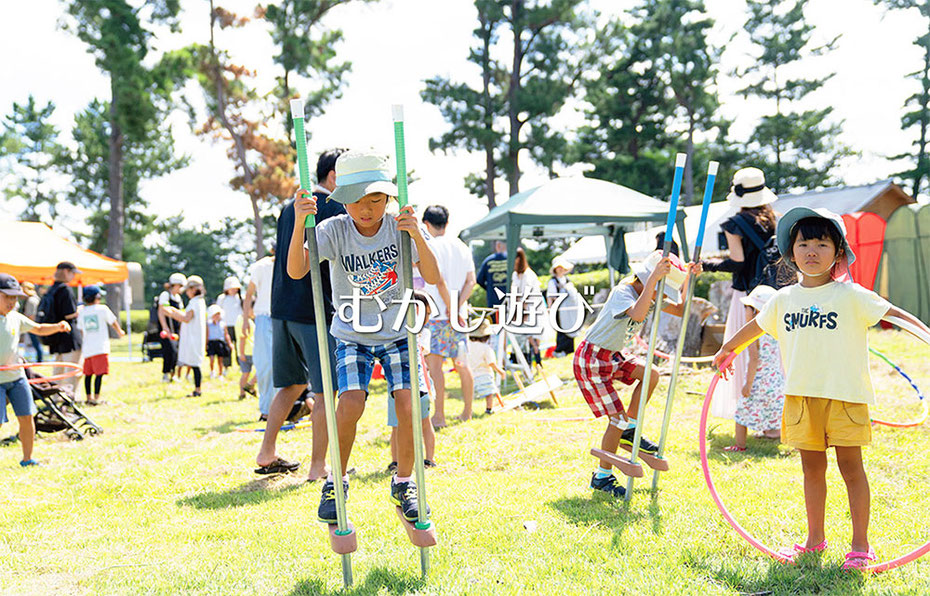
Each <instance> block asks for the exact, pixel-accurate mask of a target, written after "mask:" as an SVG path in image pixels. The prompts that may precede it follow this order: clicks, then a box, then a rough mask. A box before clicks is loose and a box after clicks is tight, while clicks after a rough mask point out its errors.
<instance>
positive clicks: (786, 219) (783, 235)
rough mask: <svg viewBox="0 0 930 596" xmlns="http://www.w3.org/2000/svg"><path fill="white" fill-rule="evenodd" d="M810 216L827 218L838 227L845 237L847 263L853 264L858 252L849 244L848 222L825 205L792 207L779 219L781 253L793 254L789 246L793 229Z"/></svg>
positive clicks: (778, 232)
mask: <svg viewBox="0 0 930 596" xmlns="http://www.w3.org/2000/svg"><path fill="white" fill-rule="evenodd" d="M808 217H818V218H821V219H825V220H827V221H829V222H830V223H832V224H833V225H834V226H835V227H836V229H837V230H838V231H839V233H840V236H841V237H842V238H843V252H844V254H845V255H846V263H847V264H848V265H852V264H853V262H855V260H856V253H854V252H853V250H852V248H850V246H849V242H847V240H846V224H844V223H843V218H842V217H840V216H839V215H837V214H836V213H834V212H832V211H830V210H829V209H824V208H823V207H817V208H816V209H812V208H810V207H792V208H791V209H789V210H788V212H787V213H785V214H784V215H782V216H781V219H779V220H778V226H777V227H776V228H775V238H776V241H777V242H778V252H780V253H781V256H783V257H785V258H788V257H790V256H791V247H790V246H789V243H790V242H791V230H792V229H793V228H794V225H795V224H796V223H798V222H799V221H801V220H802V219H805V218H808Z"/></svg>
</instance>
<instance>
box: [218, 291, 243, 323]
mask: <svg viewBox="0 0 930 596" xmlns="http://www.w3.org/2000/svg"><path fill="white" fill-rule="evenodd" d="M216 303H217V304H218V305H219V306H220V308H222V309H223V321H225V323H224V324H225V325H227V326H229V325H232V324H234V323H235V321H236V319H238V318H239V316H240V315H242V300H241V299H240V298H239V296H238V295H237V294H226V293H223V294H220V295H219V296H217V297H216Z"/></svg>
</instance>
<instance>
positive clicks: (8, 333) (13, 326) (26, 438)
mask: <svg viewBox="0 0 930 596" xmlns="http://www.w3.org/2000/svg"><path fill="white" fill-rule="evenodd" d="M25 296H26V294H25V292H23V290H22V288H21V287H20V285H19V282H17V281H16V279H14V278H13V276H11V275H7V274H5V273H0V366H6V365H9V364H16V363H17V362H18V361H19V353H18V351H17V349H16V347H17V343H18V341H19V335H20V333H21V332H23V331H26V332H29V333H32V334H35V335H44V336H49V335H52V334H53V333H67V332H69V331H70V330H71V326H70V325H69V324H68V322H67V321H61V322H59V323H46V324H39V323H36V322H34V321H31V320H30V319H28V318H26V316H25V315H22V314H20V313H18V312H16V302H17V299H18V298H20V297H25ZM7 402H9V403H11V404H13V413H14V414H15V415H16V420H17V421H18V422H19V442H20V445H22V448H23V459H21V460H20V462H19V465H21V466H22V467H24V468H25V467H26V466H36V465H38V464H39V462H37V461H36V460H34V459H32V446H33V443H34V442H35V436H36V426H35V421H34V420H33V418H32V417H33V416H34V415H35V413H36V405H35V402H34V401H33V399H32V391H31V390H30V389H29V385H28V384H27V383H26V372H25V371H24V370H23V369H18V370H3V371H0V424H3V423H4V422H6V421H7V416H6V404H7Z"/></svg>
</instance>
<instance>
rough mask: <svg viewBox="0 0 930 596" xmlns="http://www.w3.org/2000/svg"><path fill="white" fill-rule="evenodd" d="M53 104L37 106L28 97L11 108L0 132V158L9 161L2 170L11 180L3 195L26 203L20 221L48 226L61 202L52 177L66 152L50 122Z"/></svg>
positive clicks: (56, 172) (30, 96) (57, 188)
mask: <svg viewBox="0 0 930 596" xmlns="http://www.w3.org/2000/svg"><path fill="white" fill-rule="evenodd" d="M54 111H55V104H53V103H52V102H48V103H47V104H45V106H44V107H39V106H38V105H37V104H36V100H35V97H33V96H32V95H31V94H30V95H29V97H28V98H27V99H26V102H25V103H23V104H18V103H15V102H14V103H13V109H12V112H11V113H10V115H9V116H7V117H6V119H5V122H4V123H3V129H2V130H0V159H5V160H8V163H7V165H5V166H4V167H3V168H2V169H3V170H4V171H5V172H9V174H10V178H11V179H10V181H9V182H8V183H7V184H6V185H5V187H4V189H3V193H4V195H5V196H6V198H7V199H22V200H23V201H24V202H25V203H26V209H25V211H23V213H22V215H21V216H20V219H22V220H24V221H43V220H44V221H45V222H46V223H49V224H51V223H52V221H53V220H54V219H55V218H56V217H57V215H58V210H57V207H58V202H59V200H60V199H61V191H60V190H59V185H58V184H56V182H55V180H54V178H55V177H56V175H58V174H59V173H60V172H61V169H62V160H63V157H64V153H65V149H64V147H63V146H62V145H61V144H59V143H58V129H57V128H55V126H53V125H52V124H51V123H50V122H49V120H50V119H51V116H52V113H53V112H54Z"/></svg>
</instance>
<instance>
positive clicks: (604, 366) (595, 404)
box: [572, 341, 644, 417]
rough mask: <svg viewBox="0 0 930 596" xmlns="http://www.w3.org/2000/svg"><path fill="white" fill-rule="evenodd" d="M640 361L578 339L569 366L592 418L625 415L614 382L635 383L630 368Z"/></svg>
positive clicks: (633, 367) (640, 362) (640, 361)
mask: <svg viewBox="0 0 930 596" xmlns="http://www.w3.org/2000/svg"><path fill="white" fill-rule="evenodd" d="M643 364H644V363H643V361H642V360H641V359H639V358H637V357H635V356H631V355H630V354H624V353H623V352H613V351H611V350H605V349H604V348H599V347H597V346H596V345H594V344H590V343H588V342H586V341H583V342H581V345H579V346H578V349H577V350H575V358H574V361H573V362H572V369H573V371H574V373H575V381H577V382H578V387H579V388H580V389H581V394H582V395H583V396H584V399H585V401H586V402H588V407H590V408H591V412H593V413H594V416H595V417H600V416H604V415H608V416H619V415H625V414H624V413H625V410H624V408H623V402H622V401H620V396H619V395H618V394H617V390H616V389H615V388H614V381H615V380H616V381H620V382H621V383H623V384H624V385H632V384H633V383H635V382H636V379H634V378H633V376H632V375H633V371H634V370H635V369H636V367H637V366H639V365H643Z"/></svg>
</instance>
